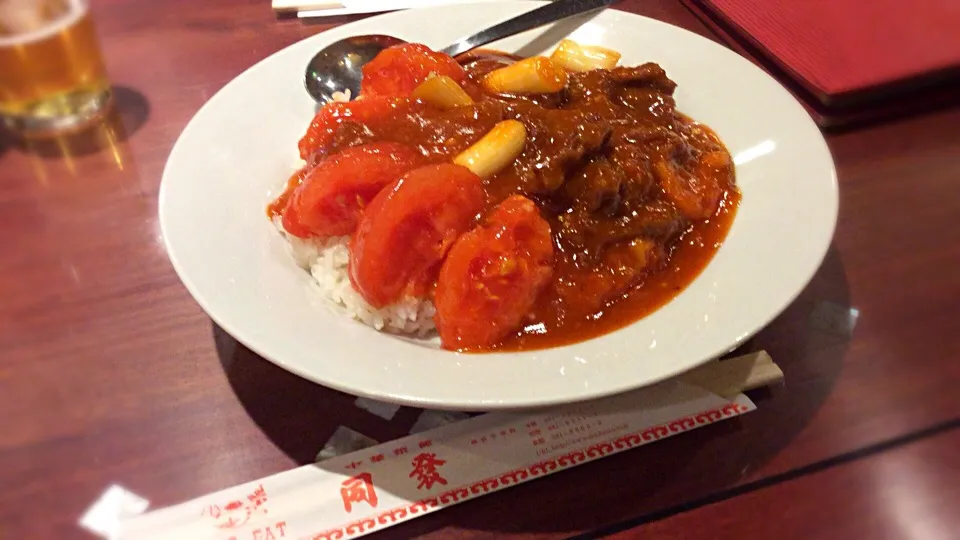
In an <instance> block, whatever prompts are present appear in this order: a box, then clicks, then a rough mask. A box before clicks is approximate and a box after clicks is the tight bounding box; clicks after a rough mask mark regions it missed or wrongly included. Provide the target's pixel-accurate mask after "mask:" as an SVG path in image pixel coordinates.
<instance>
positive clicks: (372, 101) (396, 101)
mask: <svg viewBox="0 0 960 540" xmlns="http://www.w3.org/2000/svg"><path fill="white" fill-rule="evenodd" d="M411 103H413V102H412V101H411V100H409V99H405V98H397V97H389V96H370V97H365V98H362V99H359V98H358V99H355V100H353V101H347V102H339V101H334V102H330V103H327V104H326V105H324V106H323V108H321V109H320V111H319V112H317V114H316V116H314V117H313V120H312V121H311V122H310V126H309V127H308V128H307V132H306V134H305V135H304V136H303V137H302V138H301V139H300V142H299V144H298V148H299V149H300V159H304V160H307V161H312V160H313V159H315V158H314V155H315V154H317V153H318V152H323V150H324V149H325V147H326V146H327V145H328V144H330V141H332V140H333V135H334V133H336V130H337V128H338V127H339V126H340V124H342V123H343V122H350V121H354V122H361V123H369V122H373V121H376V120H377V119H379V118H388V117H390V116H391V115H393V114H395V111H398V110H401V111H402V110H403V109H404V108H405V107H409V106H410V104H411Z"/></svg>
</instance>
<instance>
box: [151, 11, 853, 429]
mask: <svg viewBox="0 0 960 540" xmlns="http://www.w3.org/2000/svg"><path fill="white" fill-rule="evenodd" d="M534 5H535V4H534V3H533V2H529V1H518V2H496V3H487V4H482V5H481V4H477V5H456V6H448V7H439V8H431V9H424V10H413V11H401V12H395V13H391V14H388V15H383V16H379V17H374V18H370V19H366V20H363V21H359V22H356V23H352V24H348V25H345V26H342V27H339V28H336V29H334V30H330V31H327V32H323V33H321V34H319V35H316V36H313V37H311V38H308V39H305V40H303V41H301V42H299V43H297V44H295V45H292V46H290V47H287V48H286V49H284V50H282V51H280V52H278V53H276V54H274V55H272V56H270V57H269V58H267V59H266V60H263V61H262V62H260V63H258V64H257V65H255V66H253V67H252V68H250V69H249V70H247V71H246V72H245V73H243V74H242V75H240V76H239V77H237V78H236V79H234V80H233V81H232V82H230V83H229V84H227V85H226V86H225V87H224V88H223V89H222V90H221V91H220V92H218V93H217V94H216V95H215V96H214V97H213V98H212V99H211V100H210V101H209V102H208V103H207V104H206V105H204V107H203V108H202V109H201V110H200V111H199V112H198V113H197V114H196V116H195V117H194V118H193V120H191V121H190V123H189V125H188V126H187V128H186V129H185V130H184V132H183V134H182V135H181V136H180V139H179V140H178V141H177V144H176V146H175V147H174V149H173V152H172V153H171V155H170V158H169V160H168V162H167V166H166V169H165V170H164V173H163V181H162V184H161V188H160V224H161V226H162V229H163V236H164V239H165V242H166V246H167V249H168V251H169V254H170V259H171V260H172V261H173V265H174V267H175V268H176V270H177V273H178V274H179V275H180V278H181V279H182V280H183V282H184V284H185V285H186V287H187V289H189V290H190V292H191V293H192V294H193V296H194V298H196V300H197V302H199V303H200V305H201V306H203V308H204V309H205V310H206V311H207V313H209V314H210V316H211V317H212V318H213V320H214V321H216V323H217V324H219V325H220V326H221V327H222V328H223V329H224V330H226V331H227V332H228V333H230V334H231V335H232V336H234V337H235V338H236V339H237V340H238V341H240V342H242V343H243V344H244V345H246V346H247V347H249V348H250V349H252V350H253V351H255V352H257V353H258V354H260V355H262V356H263V357H264V358H266V359H268V360H270V361H272V362H275V363H276V364H277V365H279V366H281V367H283V368H284V369H287V370H290V371H292V372H294V373H297V374H299V375H301V376H303V377H305V378H307V379H310V380H312V381H316V382H318V383H320V384H323V385H326V386H329V387H332V388H336V389H338V390H342V391H345V392H349V393H351V394H356V395H363V396H368V397H372V398H376V399H380V400H385V401H391V402H396V403H404V404H410V405H415V406H421V407H432V408H448V409H464V410H486V409H497V408H522V407H529V406H537V405H548V404H556V403H563V402H569V401H576V400H582V399H587V398H594V397H600V396H604V395H608V394H613V393H617V392H622V391H625V390H629V389H632V388H637V387H640V386H643V385H647V384H651V383H654V382H656V381H659V380H661V379H664V378H667V377H670V376H672V375H675V374H677V373H680V372H682V371H685V370H687V369H690V368H692V367H695V366H697V365H698V364H701V363H703V362H704V361H706V360H708V359H710V358H712V357H715V356H717V355H719V354H722V353H724V352H726V351H728V350H730V349H732V348H734V347H735V346H736V345H737V344H738V343H740V342H741V341H742V340H744V339H746V338H748V337H749V336H751V335H752V334H754V333H755V332H757V331H758V330H759V329H760V328H761V327H763V326H764V325H765V324H767V323H768V322H770V320H772V319H773V318H774V317H775V316H776V315H777V314H778V313H780V311H782V310H783V309H784V308H785V307H786V306H787V304H789V303H790V302H791V301H792V300H793V299H794V298H795V297H796V296H797V294H799V292H800V291H801V289H803V287H804V286H805V285H806V283H807V282H808V281H809V280H810V278H811V277H812V275H813V273H814V271H815V270H816V269H817V267H818V266H819V265H820V262H821V260H822V259H823V256H824V255H825V253H826V250H827V248H828V246H829V244H830V240H831V237H832V235H833V230H834V226H835V223H836V218H837V206H838V197H837V183H836V174H835V172H834V167H833V162H832V160H831V158H830V153H829V151H828V149H827V146H826V144H825V143H824V140H823V138H822V137H821V135H820V133H819V131H818V130H817V128H816V127H815V126H814V124H813V122H812V121H811V120H810V118H809V117H808V116H807V114H806V112H804V110H803V109H802V108H801V106H800V105H799V104H798V103H797V102H796V101H795V100H794V99H793V98H792V97H791V96H790V94H788V93H787V92H786V91H785V90H784V89H783V88H782V87H781V86H780V84H778V83H777V82H776V81H775V80H774V79H772V78H770V77H769V76H767V75H766V74H765V73H763V72H762V71H761V70H760V69H758V68H757V67H755V66H754V65H753V64H751V63H750V62H748V61H747V60H745V59H743V58H741V57H740V56H738V55H736V54H735V53H733V52H731V51H729V50H728V49H726V48H724V47H722V46H720V45H717V44H716V43H713V42H711V41H709V40H707V39H704V38H702V37H700V36H697V35H696V34H693V33H691V32H688V31H686V30H682V29H680V28H677V27H674V26H670V25H668V24H665V23H662V22H658V21H655V20H652V19H647V18H644V17H640V16H637V15H632V14H628V13H624V12H620V11H614V10H607V11H604V12H601V13H599V14H595V15H594V16H593V17H584V18H580V19H577V20H574V21H566V22H561V23H559V24H558V25H557V26H554V27H547V28H543V29H539V30H535V31H532V32H528V33H526V34H522V35H519V36H516V37H513V38H510V39H506V40H504V41H502V42H499V43H496V44H493V45H492V46H493V47H495V48H498V49H501V50H505V51H511V52H518V53H520V54H523V55H531V54H537V53H541V52H544V51H550V50H552V48H553V47H554V46H555V45H556V43H557V42H558V41H559V40H560V39H562V38H564V37H567V36H568V35H570V36H572V38H573V39H575V40H577V41H580V42H583V43H588V44H597V45H603V46H606V47H610V48H613V49H616V50H619V51H621V52H622V53H623V60H622V61H621V64H622V65H635V64H639V63H642V62H645V61H655V62H658V63H660V64H661V65H662V66H663V67H664V68H665V69H666V70H667V73H668V75H669V76H670V77H671V78H673V79H674V80H675V81H677V83H679V88H678V89H677V92H676V100H677V104H678V107H679V109H680V110H682V111H683V112H685V113H687V114H689V115H691V116H692V117H693V118H695V119H697V120H700V121H703V122H705V123H706V124H708V125H709V126H711V127H712V128H714V129H715V130H716V131H717V133H718V134H719V135H720V137H721V138H722V139H723V141H724V142H725V143H726V144H727V147H728V148H729V149H730V152H731V153H732V154H733V156H734V158H735V161H736V163H737V182H738V183H739V185H740V189H741V190H742V193H743V200H742V203H741V206H740V210H739V213H738V215H737V217H736V220H735V222H734V224H733V227H732V229H731V231H730V233H729V236H728V237H727V240H726V242H725V243H724V245H723V247H722V248H721V249H720V250H719V252H718V253H717V254H716V257H715V258H714V260H713V261H712V262H711V263H710V265H709V266H708V267H707V268H706V269H705V270H704V272H703V273H702V274H701V275H700V276H699V277H698V278H697V279H696V280H695V281H694V282H693V283H692V284H691V285H690V287H688V288H687V289H686V290H685V291H683V293H682V294H680V295H679V296H678V297H677V298H676V299H674V300H673V301H672V302H670V303H669V304H667V305H666V306H664V307H663V308H662V309H660V310H659V311H657V312H655V313H654V314H652V315H651V316H649V317H646V318H645V319H642V320H640V321H638V322H636V323H635V324H633V325H631V326H629V327H627V328H624V329H622V330H619V331H617V332H614V333H611V334H608V335H605V336H602V337H599V338H597V339H593V340H589V341H586V342H582V343H578V344H575V345H571V346H566V347H559V348H554V349H548V350H542V351H534V352H525V353H503V354H482V355H462V354H455V353H451V352H447V351H442V350H437V349H436V348H435V345H430V344H426V345H424V344H418V343H415V342H410V341H406V340H401V339H397V338H396V337H392V336H390V335H387V334H381V333H378V332H376V331H375V330H373V329H371V328H368V327H365V326H363V325H361V324H360V323H358V322H354V321H352V320H350V319H347V318H344V317H341V316H337V315H336V314H335V313H334V312H332V311H331V310H329V309H326V306H325V305H324V303H325V300H324V299H322V298H321V297H320V296H319V294H317V293H315V292H313V291H312V290H311V289H310V286H309V279H310V278H309V276H308V275H307V273H306V272H304V271H303V270H301V269H300V268H298V267H297V266H296V265H295V264H294V261H293V260H292V258H291V257H290V256H289V254H288V253H287V251H286V246H285V244H284V242H283V240H282V239H281V238H280V236H279V235H278V234H277V233H276V232H275V230H274V229H273V228H272V227H271V225H270V223H269V222H268V221H267V219H266V217H265V214H264V208H265V206H266V204H267V203H268V202H269V200H270V195H271V194H274V193H276V192H277V190H278V186H280V185H281V184H282V183H283V182H284V180H285V179H286V178H287V176H288V175H289V174H290V173H291V172H292V171H293V170H294V169H295V168H296V167H297V166H298V163H299V159H298V157H297V141H298V139H299V138H300V136H301V135H302V134H303V133H304V131H305V129H306V126H307V124H308V123H309V121H310V119H311V117H312V116H313V108H314V106H313V103H312V102H311V100H310V99H309V97H308V96H307V94H306V92H305V91H304V90H303V83H302V77H303V70H304V66H305V65H306V64H307V61H308V60H309V58H310V57H311V56H312V55H313V54H314V53H315V52H316V51H317V50H318V49H320V48H321V47H323V46H325V45H327V44H328V43H330V42H332V41H335V40H337V39H341V38H343V37H347V36H350V35H356V34H379V33H385V34H392V35H394V36H397V37H400V38H403V39H406V40H409V41H419V42H422V43H426V44H427V45H430V46H433V47H437V48H439V47H443V46H445V45H447V44H448V43H451V42H453V41H454V40H455V39H457V38H460V37H462V36H463V35H465V34H468V33H470V32H472V31H474V30H476V29H479V28H482V27H484V26H487V25H490V24H493V23H496V22H499V21H502V20H504V19H507V18H509V17H511V16H514V15H517V14H519V13H520V12H522V11H525V10H529V9H531V8H533V7H534ZM428 21H433V23H434V24H429V23H428ZM440 22H442V24H439V23H440Z"/></svg>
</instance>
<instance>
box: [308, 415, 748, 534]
mask: <svg viewBox="0 0 960 540" xmlns="http://www.w3.org/2000/svg"><path fill="white" fill-rule="evenodd" d="M749 410H750V408H749V407H747V406H746V405H741V404H740V403H728V404H726V405H724V406H723V407H719V408H716V409H710V410H707V411H703V412H701V413H697V414H695V415H691V416H686V417H684V418H680V419H678V420H674V421H672V422H669V423H666V424H660V425H656V426H652V427H649V428H647V429H644V430H643V431H640V432H636V433H630V434H627V435H624V436H622V437H618V438H616V439H613V440H609V441H605V442H601V443H597V444H593V445H591V446H589V447H587V448H586V449H584V450H577V451H574V452H570V453H567V454H564V455H562V456H559V457H556V458H551V459H547V460H544V461H541V462H539V463H536V464H534V465H530V466H529V467H524V468H521V469H516V470H513V471H510V472H506V473H503V474H501V475H498V476H493V477H490V478H485V479H483V480H480V481H478V482H474V483H473V484H470V485H469V486H464V487H458V488H454V489H451V490H449V491H447V492H444V493H441V494H440V495H437V496H435V497H427V498H425V499H421V500H419V501H417V502H415V503H412V504H409V505H407V506H400V507H397V508H393V509H391V510H387V511H385V512H381V513H380V514H377V515H376V516H373V517H368V518H363V519H360V520H357V521H354V522H352V523H349V524H347V525H344V526H342V527H337V528H334V529H330V530H327V531H324V532H322V533H318V534H315V535H313V536H312V537H311V538H312V540H341V539H343V538H351V537H354V536H359V535H362V534H368V533H370V532H372V531H373V530H374V529H383V528H386V527H389V526H391V525H394V524H396V523H399V522H401V521H406V520H407V519H408V518H409V517H411V516H416V515H419V514H426V513H429V512H433V511H434V510H439V509H441V508H443V507H446V506H451V505H454V504H457V503H460V502H463V501H466V500H468V499H473V498H476V497H479V496H481V495H486V494H487V493H492V492H494V491H499V490H501V489H503V488H506V487H510V486H512V485H515V484H519V483H521V482H526V481H528V480H533V479H534V478H539V477H541V476H545V475H548V474H552V473H554V472H557V471H561V470H563V469H566V468H569V467H573V466H575V465H579V464H581V463H586V462H587V461H593V460H595V459H598V458H601V457H605V456H608V455H610V454H615V453H617V452H622V451H623V450H628V449H630V448H634V447H637V446H643V445H645V444H647V443H650V442H653V441H657V440H660V439H664V438H667V437H670V436H671V435H676V434H678V433H683V432H684V431H689V430H691V429H694V428H698V427H700V426H705V425H707V424H712V423H714V422H717V421H719V420H723V419H725V418H731V417H733V416H738V415H740V414H743V413H745V412H748V411H749Z"/></svg>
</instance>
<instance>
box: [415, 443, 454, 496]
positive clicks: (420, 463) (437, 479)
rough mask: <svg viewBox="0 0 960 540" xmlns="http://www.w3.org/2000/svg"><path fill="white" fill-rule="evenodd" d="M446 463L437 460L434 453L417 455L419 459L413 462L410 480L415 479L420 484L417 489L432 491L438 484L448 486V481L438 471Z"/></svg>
mask: <svg viewBox="0 0 960 540" xmlns="http://www.w3.org/2000/svg"><path fill="white" fill-rule="evenodd" d="M444 463H446V461H444V460H442V459H437V455H436V454H434V453H428V452H424V453H422V454H417V457H415V458H413V461H412V462H411V465H413V471H411V472H410V478H415V479H416V480H417V482H418V484H417V489H430V488H431V487H433V485H434V484H437V483H439V484H441V485H444V486H445V485H447V480H446V479H445V478H444V477H443V476H441V475H440V472H439V471H438V470H437V468H438V467H442V466H443V464H444Z"/></svg>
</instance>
